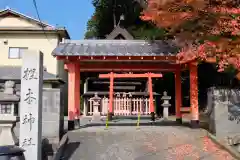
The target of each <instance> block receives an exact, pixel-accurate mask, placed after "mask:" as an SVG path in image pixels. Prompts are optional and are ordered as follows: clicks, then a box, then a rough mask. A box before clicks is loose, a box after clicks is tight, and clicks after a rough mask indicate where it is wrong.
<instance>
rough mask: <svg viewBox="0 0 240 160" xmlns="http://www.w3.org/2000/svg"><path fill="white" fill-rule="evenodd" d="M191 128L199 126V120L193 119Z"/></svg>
mask: <svg viewBox="0 0 240 160" xmlns="http://www.w3.org/2000/svg"><path fill="white" fill-rule="evenodd" d="M190 125H191V128H193V129H194V128H199V120H191V124H190Z"/></svg>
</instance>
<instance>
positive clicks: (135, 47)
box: [52, 40, 178, 56]
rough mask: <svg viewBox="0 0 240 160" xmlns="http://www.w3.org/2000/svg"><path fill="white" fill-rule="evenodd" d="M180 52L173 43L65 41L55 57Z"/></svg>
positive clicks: (165, 54)
mask: <svg viewBox="0 0 240 160" xmlns="http://www.w3.org/2000/svg"><path fill="white" fill-rule="evenodd" d="M177 51H178V48H177V46H176V45H175V44H174V43H173V42H172V41H161V40H156V41H145V40H65V41H64V42H62V43H60V44H59V45H58V46H57V47H56V48H55V49H54V50H53V52H52V55H53V56H171V55H173V56H174V55H175V54H176V53H177Z"/></svg>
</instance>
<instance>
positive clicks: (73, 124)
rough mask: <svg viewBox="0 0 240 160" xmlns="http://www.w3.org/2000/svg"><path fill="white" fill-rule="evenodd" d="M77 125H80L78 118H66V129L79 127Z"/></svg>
mask: <svg viewBox="0 0 240 160" xmlns="http://www.w3.org/2000/svg"><path fill="white" fill-rule="evenodd" d="M79 127H80V120H79V119H75V120H68V130H69V131H72V130H75V129H79Z"/></svg>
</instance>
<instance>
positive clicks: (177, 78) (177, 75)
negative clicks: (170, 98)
mask: <svg viewBox="0 0 240 160" xmlns="http://www.w3.org/2000/svg"><path fill="white" fill-rule="evenodd" d="M175 96H176V104H175V111H176V121H177V122H179V123H182V115H181V107H182V83H181V71H180V70H179V71H176V72H175Z"/></svg>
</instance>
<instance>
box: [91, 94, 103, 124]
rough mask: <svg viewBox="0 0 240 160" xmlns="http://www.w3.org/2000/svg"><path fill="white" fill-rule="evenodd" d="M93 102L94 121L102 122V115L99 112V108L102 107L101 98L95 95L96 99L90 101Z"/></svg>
mask: <svg viewBox="0 0 240 160" xmlns="http://www.w3.org/2000/svg"><path fill="white" fill-rule="evenodd" d="M90 100H91V101H92V105H93V117H92V121H96V122H99V121H100V120H101V115H100V112H99V108H100V105H101V103H100V102H101V98H100V97H99V96H98V94H97V93H95V94H94V97H92V98H91V99H90Z"/></svg>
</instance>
